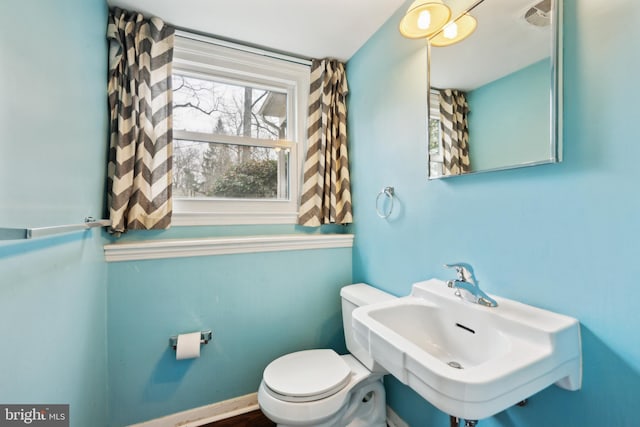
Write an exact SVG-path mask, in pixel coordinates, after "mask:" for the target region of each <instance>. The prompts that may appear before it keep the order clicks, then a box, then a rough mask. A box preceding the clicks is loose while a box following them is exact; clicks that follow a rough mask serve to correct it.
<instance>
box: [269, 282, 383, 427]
mask: <svg viewBox="0 0 640 427" xmlns="http://www.w3.org/2000/svg"><path fill="white" fill-rule="evenodd" d="M340 296H341V298H342V323H343V325H344V334H345V341H346V343H347V349H348V350H349V351H350V352H351V354H347V355H344V356H340V355H338V354H337V353H336V352H335V351H333V350H327V349H322V350H305V351H299V352H296V353H291V354H287V355H284V356H282V357H279V358H278V359H276V360H274V361H273V362H271V363H270V364H269V365H268V366H267V367H266V369H265V370H264V373H263V376H262V382H261V383H260V388H259V390H258V403H259V404H260V409H261V410H262V412H263V413H264V414H265V415H266V416H267V417H268V418H269V419H271V420H272V421H273V422H275V423H277V424H278V426H280V427H292V426H313V427H386V425H387V424H386V402H385V393H384V387H383V385H382V376H383V375H385V374H386V373H387V372H386V371H385V370H384V369H383V368H382V367H381V366H379V365H378V364H377V363H375V362H374V361H373V360H372V359H371V357H370V356H369V354H368V353H367V351H366V350H365V348H363V347H361V346H360V345H359V344H358V343H356V342H355V340H354V338H353V335H352V327H351V313H352V312H353V310H354V309H355V308H357V307H360V306H362V305H367V304H372V303H374V302H380V301H386V300H389V299H392V298H395V297H394V296H393V295H390V294H387V293H385V292H382V291H380V290H378V289H375V288H373V287H371V286H369V285H365V284H364V283H358V284H355V285H349V286H345V287H344V288H342V290H341V291H340Z"/></svg>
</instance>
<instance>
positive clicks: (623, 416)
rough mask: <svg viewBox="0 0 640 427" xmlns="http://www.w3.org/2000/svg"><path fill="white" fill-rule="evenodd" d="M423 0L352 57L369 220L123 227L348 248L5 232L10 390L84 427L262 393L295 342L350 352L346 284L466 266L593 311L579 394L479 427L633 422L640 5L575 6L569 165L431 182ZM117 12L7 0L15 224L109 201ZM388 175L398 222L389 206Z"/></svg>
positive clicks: (416, 405) (8, 159) (570, 33)
mask: <svg viewBox="0 0 640 427" xmlns="http://www.w3.org/2000/svg"><path fill="white" fill-rule="evenodd" d="M485 1H486V2H490V1H491V0H485ZM410 4H411V1H407V2H404V3H400V2H398V3H397V7H396V9H395V12H394V13H393V14H391V15H390V16H389V17H388V19H387V20H385V21H381V23H380V24H381V26H380V27H379V29H378V30H377V31H376V32H375V34H373V35H372V36H371V37H370V38H369V39H368V40H366V42H364V44H363V45H362V46H361V47H360V48H359V49H358V50H357V52H355V53H354V54H353V56H351V57H350V58H348V61H347V63H346V65H347V75H348V80H349V89H350V97H349V98H348V139H349V157H350V159H349V161H350V173H351V182H352V204H353V213H354V222H353V224H351V225H349V226H347V227H343V226H339V225H335V226H324V227H322V229H321V230H316V229H307V228H301V227H296V226H294V225H293V224H276V225H252V224H244V225H243V224H233V225H224V226H195V227H183V226H176V227H172V228H171V229H169V230H167V231H144V232H142V231H139V232H138V231H136V232H131V233H125V235H124V236H123V237H122V238H121V239H122V240H123V241H126V242H136V241H149V240H151V241H160V240H166V239H197V238H223V237H229V238H241V237H245V236H283V235H295V236H301V238H305V239H307V240H308V241H312V242H315V241H316V240H317V239H319V240H322V239H326V240H327V241H329V242H330V244H328V245H326V247H314V248H311V249H301V250H290V249H289V250H282V251H270V252H258V253H238V254H223V255H218V254H209V255H205V256H175V257H170V258H158V259H146V260H143V259H138V260H132V261H107V260H106V258H105V249H104V248H105V245H109V244H113V242H114V240H113V238H112V237H110V236H109V235H108V234H107V233H106V232H104V231H101V230H100V229H92V230H90V231H87V232H82V233H70V234H62V235H59V236H53V237H48V238H43V239H32V240H27V241H24V242H2V243H0V278H1V279H0V313H1V314H0V319H1V321H0V337H1V338H2V350H3V351H2V353H1V355H0V379H1V380H0V405H5V404H34V405H35V404H69V405H70V420H71V421H70V422H71V426H73V427H87V426H91V427H120V426H125V425H132V424H136V423H142V422H145V421H148V420H153V419H158V418H161V417H163V416H167V415H171V414H176V413H180V412H182V411H186V410H190V409H193V408H199V407H203V406H206V405H211V404H215V403H219V402H226V401H229V400H232V399H235V398H239V397H242V396H246V395H251V394H252V393H255V392H256V391H257V388H258V385H259V383H260V378H261V377H262V371H263V369H264V368H265V366H266V365H267V364H268V363H269V362H270V361H272V360H274V359H275V358H277V357H278V356H280V355H282V354H286V353H290V352H293V351H297V350H303V349H311V348H333V349H335V350H336V351H337V352H338V353H345V352H346V348H345V343H344V338H343V335H342V319H341V312H340V297H339V295H340V289H341V287H342V286H344V285H347V284H350V283H357V282H365V283H368V284H370V285H372V286H374V287H376V288H379V289H381V290H384V291H386V292H389V293H391V294H393V295H396V296H403V295H407V294H409V292H410V291H411V285H412V284H413V283H415V282H418V281H421V280H425V279H428V278H432V277H436V278H442V279H444V280H447V279H450V278H452V277H453V276H452V273H451V272H450V271H446V270H445V269H443V267H442V265H443V264H446V263H450V262H457V261H466V262H469V263H471V264H472V265H473V266H474V267H475V273H476V275H477V277H478V278H479V279H480V280H481V282H482V284H483V287H484V290H485V291H487V292H489V293H491V294H495V295H499V296H502V297H506V298H511V299H514V300H517V301H520V302H523V303H526V304H530V305H533V306H536V307H541V308H544V309H547V310H551V311H554V312H558V313H562V314H565V315H568V316H571V317H574V318H576V319H578V320H579V321H580V324H581V335H582V355H583V383H582V388H581V390H580V391H576V392H568V391H565V390H561V389H559V388H557V387H549V388H546V389H545V390H543V391H541V392H539V393H537V394H535V395H534V396H532V397H531V398H530V399H529V403H528V405H527V406H526V407H523V408H520V407H514V408H510V409H508V410H506V411H504V412H501V413H499V414H497V415H496V416H494V417H491V418H488V419H484V420H481V421H480V425H482V426H487V427H492V426H495V427H498V426H504V427H515V426H517V427H521V426H522V427H527V426H531V427H533V426H588V427H592V426H593V427H596V426H597V427H601V426H616V427H617V426H634V425H636V424H637V421H636V418H637V417H636V416H635V415H634V412H633V411H632V409H633V408H634V405H635V404H636V397H637V395H638V390H640V340H639V339H638V333H637V332H636V331H635V325H636V324H637V322H638V315H637V314H636V309H635V308H634V307H635V305H636V301H638V300H639V299H640V287H638V286H637V285H636V284H635V283H634V282H635V280H636V279H635V278H636V277H639V276H640V263H639V262H637V259H636V257H637V255H638V249H637V248H638V243H637V242H638V238H640V221H639V220H638V218H640V198H638V197H637V196H636V193H637V192H638V190H634V188H635V185H636V183H637V182H638V172H637V170H636V167H634V166H633V165H631V163H633V162H632V160H633V159H634V158H635V157H639V158H640V145H639V144H637V143H636V141H635V140H636V139H637V138H636V136H635V133H636V126H635V123H636V121H637V116H638V108H636V107H633V105H632V104H633V102H635V100H637V99H640V86H639V85H638V84H637V81H636V80H637V75H638V71H640V52H638V49H637V48H634V46H636V44H637V43H636V42H635V40H638V39H639V38H640V26H638V25H637V24H638V22H640V4H639V3H638V2H636V1H635V0H564V13H563V25H562V28H563V42H562V56H563V75H564V78H563V81H562V83H563V84H562V86H563V114H562V122H563V123H562V128H563V135H562V142H563V144H562V162H560V163H554V164H546V165H539V166H535V167H529V168H518V169H512V170H505V171H498V172H490V173H482V174H473V175H469V176H466V177H465V176H463V177H455V178H450V179H437V180H428V179H427V176H426V160H425V159H426V158H427V143H426V133H425V120H426V117H425V114H426V107H425V106H426V103H427V95H426V94H427V80H426V75H427V71H426V67H427V61H426V55H427V53H426V49H425V47H424V44H420V43H419V42H416V41H412V40H408V39H406V38H403V37H402V36H401V35H400V34H399V32H398V23H399V22H400V19H401V18H402V16H403V15H404V13H405V12H406V10H407V8H408V7H409V5H410ZM107 16H108V5H107V4H106V2H105V1H104V0H63V1H57V2H51V1H46V0H22V1H14V2H9V1H4V2H3V4H2V6H1V7H0V24H1V25H0V32H1V35H2V42H0V46H2V50H1V51H0V52H1V53H2V65H1V68H0V69H1V70H2V78H1V79H0V106H1V111H2V114H0V117H2V118H1V119H0V120H1V121H0V132H1V135H2V142H1V144H2V145H1V146H2V155H0V162H1V163H0V177H1V178H0V183H1V184H0V220H1V221H0V227H18V226H49V225H60V224H66V223H69V222H70V219H71V221H73V219H75V218H78V219H81V218H84V217H86V216H93V217H95V218H100V217H101V216H102V212H103V209H104V203H105V200H104V199H105V197H104V194H105V191H104V187H105V176H106V158H107V149H108V131H107V129H108V110H107V108H108V105H107V102H106V70H107V43H106V39H105V29H106V25H107ZM478 25H479V27H480V26H482V22H481V21H480V22H479V23H478ZM471 70H472V69H471V68H470V72H471ZM386 186H393V187H394V189H395V200H396V206H395V209H394V216H393V217H392V218H389V219H388V220H384V219H382V218H380V217H379V216H378V215H377V214H376V210H375V203H374V202H375V198H376V195H377V194H378V192H379V191H380V189H381V188H384V187H386ZM350 235H353V236H354V239H353V242H352V243H351V241H350V239H349V238H348V237H347V236H350ZM318 236H319V237H318ZM327 236H331V237H327ZM336 236H337V237H336ZM331 239H334V240H331ZM235 240H242V239H235ZM323 241H324V240H323ZM247 266H251V268H247ZM200 329H202V330H205V329H211V330H212V332H213V339H212V341H211V342H209V343H208V344H207V345H204V346H202V348H201V354H200V357H199V358H197V359H193V360H189V361H176V360H175V353H174V352H173V350H172V349H171V348H170V347H169V346H168V339H169V337H170V336H173V335H175V334H178V333H182V332H189V331H194V330H200ZM385 389H386V399H387V405H388V407H389V408H390V409H391V410H392V411H393V412H394V413H395V414H396V415H397V416H398V417H399V418H400V419H401V420H403V422H404V423H406V425H409V426H411V427H430V426H443V425H448V423H449V418H448V415H447V414H445V413H443V412H441V411H439V410H437V409H436V408H434V407H433V406H432V405H431V404H429V403H428V402H426V401H425V400H424V399H422V398H421V397H420V396H419V395H418V394H417V393H415V392H414V391H412V390H411V389H410V388H409V387H407V386H405V385H403V384H401V383H400V382H399V381H398V380H396V379H394V378H393V377H391V376H387V377H386V378H385Z"/></svg>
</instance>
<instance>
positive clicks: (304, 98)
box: [172, 34, 309, 226]
mask: <svg viewBox="0 0 640 427" xmlns="http://www.w3.org/2000/svg"><path fill="white" fill-rule="evenodd" d="M173 66H174V69H177V70H180V71H185V72H188V73H194V74H200V75H207V74H210V73H211V72H214V73H215V74H216V75H218V76H221V77H224V76H228V77H229V78H238V77H239V76H240V77H241V78H242V79H244V80H246V81H248V82H253V83H255V84H257V85H260V86H267V87H273V88H277V89H279V90H282V91H286V92H287V95H288V97H289V99H290V100H291V101H292V102H290V104H289V107H288V111H287V114H288V117H289V118H293V120H291V119H290V120H289V122H288V129H287V135H288V138H290V140H291V141H278V142H277V144H278V145H279V146H286V147H287V148H289V149H290V152H289V159H290V168H291V170H290V172H289V176H290V182H289V200H240V199H207V198H201V199H188V198H178V197H174V199H173V215H172V225H174V226H190V225H194V226H195V225H245V224H295V223H296V222H297V217H298V201H299V197H300V188H301V185H300V182H301V180H302V164H303V153H304V149H305V143H304V142H305V141H306V128H307V117H306V116H307V115H306V108H307V105H308V99H309V65H308V64H301V63H295V62H291V61H287V60H286V59H277V58H273V57H268V56H264V55H261V54H259V53H254V52H249V51H246V50H238V49H234V48H231V47H226V46H221V45H219V44H217V43H215V40H210V41H207V38H206V37H202V36H198V37H194V38H191V37H188V36H186V35H183V34H178V35H177V37H176V40H175V49H174V60H173ZM230 70H232V71H230ZM294 95H295V96H294ZM188 136H189V132H183V131H174V138H177V139H182V138H185V139H187V138H188ZM219 139H220V140H222V138H219ZM229 142H231V139H230V140H229ZM256 142H258V141H256ZM233 143H238V142H237V141H234V142H233ZM261 144H264V141H262V142H259V143H257V144H256V145H261Z"/></svg>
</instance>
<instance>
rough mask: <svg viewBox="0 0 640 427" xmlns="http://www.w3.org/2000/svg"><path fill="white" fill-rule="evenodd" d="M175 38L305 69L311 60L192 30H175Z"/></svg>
mask: <svg viewBox="0 0 640 427" xmlns="http://www.w3.org/2000/svg"><path fill="white" fill-rule="evenodd" d="M176 36H178V37H183V38H187V39H191V40H198V41H201V42H205V43H210V44H214V45H216V46H222V47H228V48H230V49H235V50H240V51H242V52H247V53H254V54H257V55H262V56H267V57H269V58H274V59H280V60H283V61H288V62H293V63H295V64H300V65H306V66H307V67H310V66H311V60H310V59H307V58H302V57H298V56H294V55H290V54H285V53H279V52H274V51H271V50H267V49H264V48H259V47H253V46H249V45H246V44H242V43H238V42H233V41H229V40H224V39H220V38H217V37H212V36H209V35H204V34H199V33H194V32H193V31H192V30H184V29H180V28H176Z"/></svg>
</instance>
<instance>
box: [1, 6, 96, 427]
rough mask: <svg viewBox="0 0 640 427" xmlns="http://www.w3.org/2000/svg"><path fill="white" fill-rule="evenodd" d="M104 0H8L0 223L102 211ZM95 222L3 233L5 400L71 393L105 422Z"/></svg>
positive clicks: (61, 220) (83, 418) (78, 412)
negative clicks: (53, 233) (56, 231)
mask: <svg viewBox="0 0 640 427" xmlns="http://www.w3.org/2000/svg"><path fill="white" fill-rule="evenodd" d="M106 17H107V8H106V5H105V4H104V2H103V1H101V0H93V1H86V0H65V1H56V2H49V1H31V0H22V1H15V2H2V4H0V57H1V58H2V59H1V61H2V62H1V65H0V147H1V149H2V154H1V155H0V227H8V226H13V227H20V226H22V227H25V226H47V225H61V224H65V223H77V222H80V221H82V220H83V218H84V217H85V216H89V215H91V216H94V217H100V216H101V212H102V194H103V187H104V173H105V172H104V166H103V165H104V164H105V157H106V145H105V144H106V119H107V115H106V114H107V112H106V101H105V69H106V43H105V37H104V29H105V26H106ZM102 244H103V239H102V238H101V236H100V233H99V231H98V232H86V233H76V234H71V235H65V236H62V237H54V238H45V239H41V240H34V241H25V242H21V241H18V242H2V243H0V339H1V340H2V344H1V345H0V348H2V352H0V402H2V403H31V404H47V403H68V404H70V405H71V406H70V408H71V409H70V410H71V426H74V427H85V426H96V427H101V426H106V419H107V410H108V407H107V383H106V380H107V371H106V369H107V361H106V354H107V353H106V352H107V343H106V264H105V262H104V255H103V253H102Z"/></svg>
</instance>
